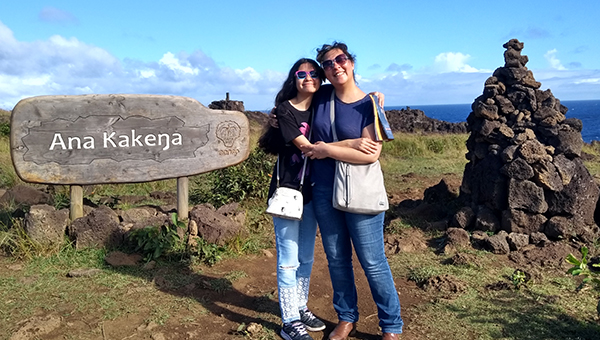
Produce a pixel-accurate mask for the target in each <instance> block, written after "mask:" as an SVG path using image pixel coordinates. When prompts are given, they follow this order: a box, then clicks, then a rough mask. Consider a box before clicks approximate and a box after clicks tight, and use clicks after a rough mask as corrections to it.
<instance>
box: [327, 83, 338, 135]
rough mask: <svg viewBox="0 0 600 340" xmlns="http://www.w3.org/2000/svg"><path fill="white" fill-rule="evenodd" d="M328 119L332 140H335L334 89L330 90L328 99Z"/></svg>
mask: <svg viewBox="0 0 600 340" xmlns="http://www.w3.org/2000/svg"><path fill="white" fill-rule="evenodd" d="M329 120H330V121H331V133H332V134H333V141H334V142H337V141H338V138H337V133H336V131H335V89H333V90H332V91H331V99H330V100H329Z"/></svg>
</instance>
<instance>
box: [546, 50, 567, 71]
mask: <svg viewBox="0 0 600 340" xmlns="http://www.w3.org/2000/svg"><path fill="white" fill-rule="evenodd" d="M556 53H558V51H557V50H556V49H553V50H550V51H548V52H546V54H544V58H546V60H547V61H548V63H549V64H550V67H552V68H553V69H555V70H559V71H563V70H566V69H567V68H566V67H564V66H563V65H562V64H561V63H560V60H558V58H556Z"/></svg>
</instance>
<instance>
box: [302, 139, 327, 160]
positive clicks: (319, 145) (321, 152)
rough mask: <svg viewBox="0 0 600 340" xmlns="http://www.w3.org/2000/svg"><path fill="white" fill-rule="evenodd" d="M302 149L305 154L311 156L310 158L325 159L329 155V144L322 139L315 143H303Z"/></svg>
mask: <svg viewBox="0 0 600 340" xmlns="http://www.w3.org/2000/svg"><path fill="white" fill-rule="evenodd" d="M300 150H301V151H302V152H303V153H304V156H306V157H310V159H323V158H327V157H329V153H328V150H329V145H327V143H324V142H321V141H319V142H316V143H314V144H307V145H301V146H300Z"/></svg>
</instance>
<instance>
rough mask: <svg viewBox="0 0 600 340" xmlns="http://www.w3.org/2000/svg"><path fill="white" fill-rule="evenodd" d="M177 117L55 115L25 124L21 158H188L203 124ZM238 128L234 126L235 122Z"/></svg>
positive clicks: (202, 139)
mask: <svg viewBox="0 0 600 340" xmlns="http://www.w3.org/2000/svg"><path fill="white" fill-rule="evenodd" d="M184 125H185V123H184V122H183V121H182V120H181V119H179V118H177V117H165V118H160V119H149V118H146V117H139V116H138V117H129V118H122V117H120V116H89V117H84V118H82V117H79V118H77V119H76V120H75V121H74V122H71V121H67V120H64V119H56V120H54V121H50V122H42V123H41V125H40V126H39V127H35V128H30V129H29V132H28V134H27V135H26V136H25V137H23V139H22V141H23V145H24V146H25V147H26V148H27V152H25V154H24V155H23V160H25V161H31V162H34V163H36V164H44V163H47V162H56V163H58V164H61V165H67V164H72V165H74V164H90V163H91V162H92V161H93V160H95V159H103V158H104V159H112V160H114V161H117V162H120V161H125V160H144V159H153V160H155V161H157V162H162V161H164V160H166V159H177V158H193V157H194V154H195V151H196V149H198V148H201V147H203V146H204V145H206V143H208V131H209V129H210V126H209V125H208V124H206V125H203V126H199V127H186V126H184ZM238 130H239V127H238Z"/></svg>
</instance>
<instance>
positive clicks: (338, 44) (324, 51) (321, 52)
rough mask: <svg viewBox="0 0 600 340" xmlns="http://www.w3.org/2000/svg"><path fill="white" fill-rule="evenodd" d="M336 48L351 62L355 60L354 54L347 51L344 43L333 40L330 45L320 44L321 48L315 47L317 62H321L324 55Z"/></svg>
mask: <svg viewBox="0 0 600 340" xmlns="http://www.w3.org/2000/svg"><path fill="white" fill-rule="evenodd" d="M336 48H337V49H340V50H342V52H344V54H345V55H346V57H348V60H350V61H351V62H352V63H354V62H355V61H356V56H355V55H354V54H352V53H350V52H348V46H347V45H346V44H344V43H343V42H339V41H334V42H333V43H332V44H331V45H329V44H324V45H323V46H321V48H317V61H318V62H319V64H321V63H322V62H323V61H324V59H325V55H326V54H327V53H328V52H329V51H331V50H333V49H336Z"/></svg>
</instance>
